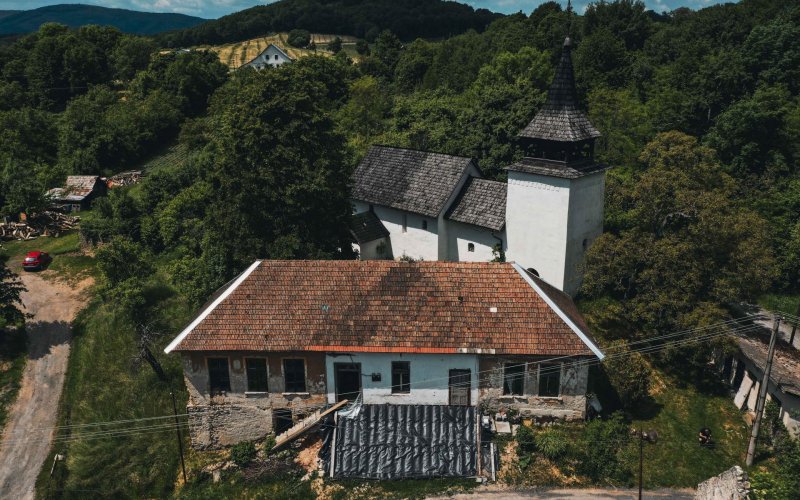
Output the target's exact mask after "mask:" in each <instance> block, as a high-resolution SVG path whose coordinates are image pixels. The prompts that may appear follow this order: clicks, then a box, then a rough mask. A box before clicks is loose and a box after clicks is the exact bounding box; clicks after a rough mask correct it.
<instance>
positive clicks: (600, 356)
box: [512, 262, 606, 361]
mask: <svg viewBox="0 0 800 500" xmlns="http://www.w3.org/2000/svg"><path fill="white" fill-rule="evenodd" d="M512 265H513V266H514V269H516V270H517V272H518V273H519V275H520V276H522V279H524V280H525V281H526V282H527V283H528V284H529V285H530V286H531V288H533V289H534V290H535V291H536V293H537V294H539V296H540V297H541V298H542V300H544V301H545V302H546V303H547V305H548V306H550V308H551V309H552V310H553V311H555V312H556V314H558V316H559V317H560V318H561V319H562V320H563V321H564V323H566V324H567V326H569V327H570V329H571V330H572V331H573V332H575V334H576V335H577V336H578V337H579V338H580V339H581V340H582V341H583V343H584V344H586V347H588V348H589V349H590V350H591V351H592V352H593V353H594V354H595V356H597V358H598V359H599V360H600V361H602V360H603V359H605V357H606V355H605V354H603V351H601V350H600V348H599V347H598V346H597V344H595V343H594V342H593V341H592V340H591V339H590V338H589V337H588V336H587V335H586V334H585V333H584V332H583V331H582V330H581V329H580V328H579V327H578V325H576V324H575V323H574V322H573V321H572V320H571V319H570V318H569V316H568V315H567V314H566V313H565V312H564V311H562V310H561V308H560V307H558V305H557V304H556V303H555V301H553V299H551V298H550V296H549V295H547V293H545V291H544V290H542V288H541V287H540V286H539V285H538V284H536V282H535V281H534V280H533V279H531V277H530V276H529V275H528V273H527V272H526V271H525V269H523V268H522V266H520V265H519V264H517V263H516V262H514V263H513V264H512Z"/></svg>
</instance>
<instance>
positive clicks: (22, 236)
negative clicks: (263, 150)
mask: <svg viewBox="0 0 800 500" xmlns="http://www.w3.org/2000/svg"><path fill="white" fill-rule="evenodd" d="M80 220H81V218H80V217H75V216H72V215H66V214H62V213H59V212H50V211H46V212H42V213H40V214H36V215H34V216H30V217H27V219H26V220H25V221H22V222H0V239H2V240H32V239H34V238H36V237H37V236H55V237H58V236H59V235H60V234H61V233H62V232H63V231H69V230H70V229H75V228H76V227H78V223H79V222H80Z"/></svg>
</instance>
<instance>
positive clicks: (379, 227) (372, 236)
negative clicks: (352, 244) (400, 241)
mask: <svg viewBox="0 0 800 500" xmlns="http://www.w3.org/2000/svg"><path fill="white" fill-rule="evenodd" d="M350 232H351V233H352V234H353V237H354V238H355V239H356V241H357V242H358V244H359V245H361V244H363V243H368V242H370V241H375V240H377V239H379V238H385V237H386V236H389V230H388V229H386V226H384V225H383V222H381V220H380V219H379V218H378V216H377V215H375V212H372V211H366V212H361V213H358V214H354V215H353V216H352V218H351V219H350Z"/></svg>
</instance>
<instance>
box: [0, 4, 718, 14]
mask: <svg viewBox="0 0 800 500" xmlns="http://www.w3.org/2000/svg"><path fill="white" fill-rule="evenodd" d="M462 1H464V0H462ZM544 1H545V0H466V1H465V2H464V3H468V4H470V5H472V6H473V7H476V8H485V9H489V10H493V11H495V12H503V13H506V14H509V13H512V12H518V11H520V10H521V11H523V12H525V13H530V12H531V11H532V10H533V9H534V8H536V6H537V5H539V4H540V3H542V2H544ZM644 2H645V4H646V5H647V7H648V8H650V9H653V10H655V11H657V12H661V11H669V10H672V9H675V8H677V7H691V8H693V9H700V8H703V7H705V6H708V5H713V4H715V3H722V0H644ZM59 3H86V4H92V5H102V6H104V7H120V8H125V9H132V10H142V11H149V12H179V13H182V14H189V15H193V16H199V17H205V18H215V17H220V16H224V15H225V14H230V13H231V12H236V11H238V10H242V9H246V8H247V7H252V6H253V5H259V4H267V3H271V2H270V1H269V0H261V1H259V0H80V1H69V0H60V1H58V0H56V1H53V0H0V10H24V9H35V8H37V7H42V6H45V5H54V4H59ZM562 3H563V4H564V5H566V0H564V1H563V2H562ZM588 4H589V0H576V1H575V9H576V10H577V11H578V12H581V11H583V9H585V8H586V5H588Z"/></svg>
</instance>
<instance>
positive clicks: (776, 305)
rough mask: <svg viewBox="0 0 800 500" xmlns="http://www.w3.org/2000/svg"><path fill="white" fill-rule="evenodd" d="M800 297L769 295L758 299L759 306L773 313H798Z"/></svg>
mask: <svg viewBox="0 0 800 500" xmlns="http://www.w3.org/2000/svg"><path fill="white" fill-rule="evenodd" d="M798 304H800V295H792V294H789V295H787V294H779V293H768V294H765V295H762V296H761V297H759V298H758V305H760V306H761V307H763V308H764V309H766V310H768V311H772V312H785V313H789V314H796V313H797V305H798Z"/></svg>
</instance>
